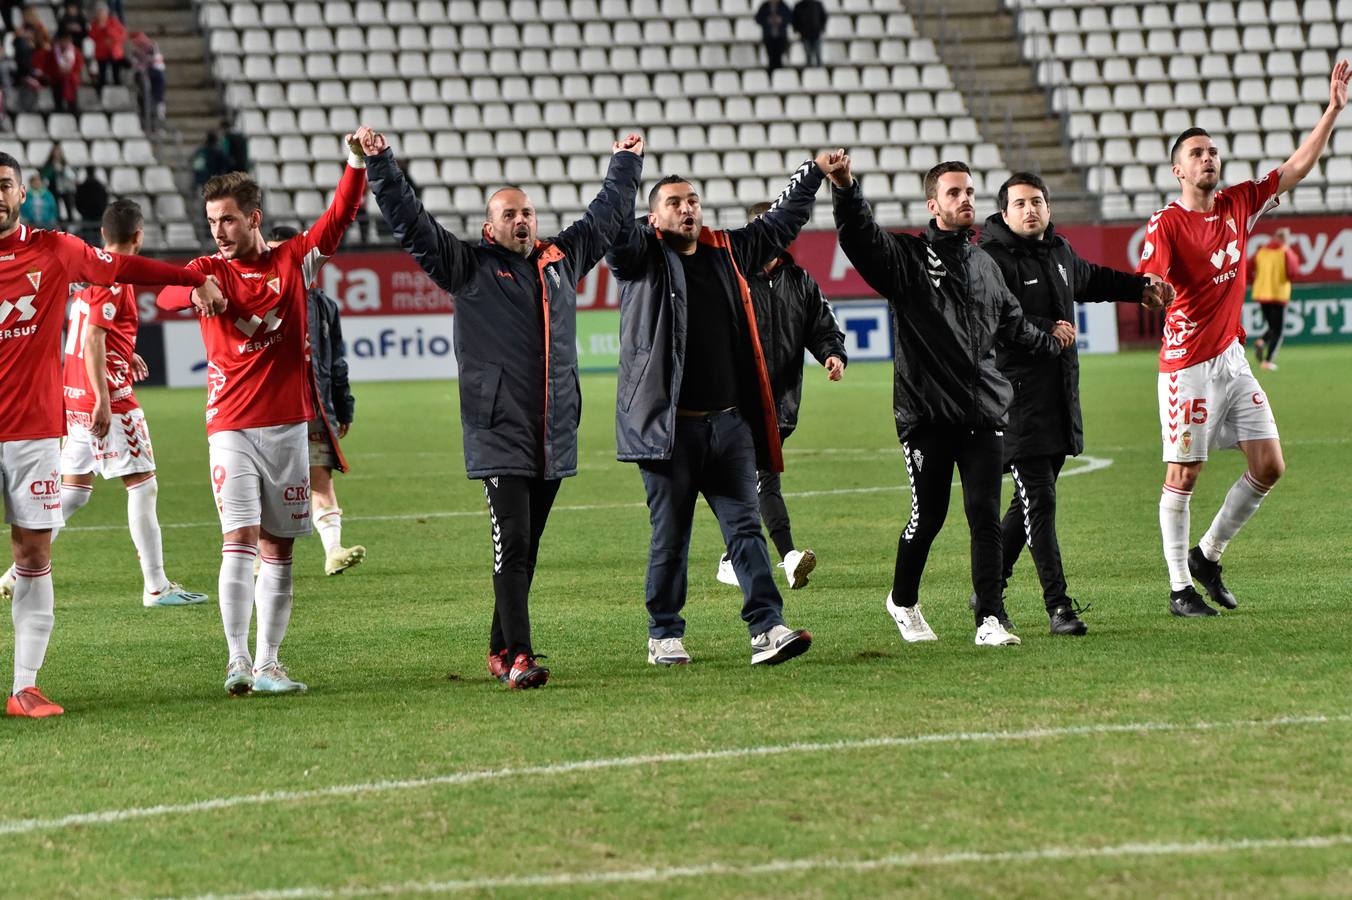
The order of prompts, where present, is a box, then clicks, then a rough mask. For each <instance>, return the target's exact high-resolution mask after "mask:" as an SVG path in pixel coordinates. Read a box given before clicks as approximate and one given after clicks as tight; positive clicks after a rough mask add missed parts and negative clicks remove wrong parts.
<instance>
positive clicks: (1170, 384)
mask: <svg viewBox="0 0 1352 900" xmlns="http://www.w3.org/2000/svg"><path fill="white" fill-rule="evenodd" d="M1159 395H1160V435H1161V439H1162V440H1163V443H1164V461H1165V462H1173V463H1189V462H1203V461H1205V460H1206V458H1207V454H1208V453H1209V452H1210V451H1211V450H1229V449H1231V448H1233V447H1236V446H1238V444H1239V442H1240V441H1257V440H1264V439H1267V438H1272V439H1276V438H1277V437H1279V435H1278V434H1277V420H1276V419H1274V418H1273V416H1272V407H1271V406H1270V405H1269V404H1268V399H1267V394H1266V393H1265V392H1264V391H1263V388H1262V387H1261V386H1260V385H1259V384H1258V379H1257V378H1254V377H1253V371H1252V370H1250V369H1249V361H1248V359H1247V358H1246V357H1245V355H1244V347H1243V345H1241V344H1240V343H1239V341H1235V342H1234V343H1233V344H1231V345H1230V346H1229V347H1228V348H1227V349H1226V350H1225V352H1224V353H1222V354H1221V355H1220V356H1217V357H1215V358H1214V359H1209V360H1207V361H1206V362H1203V363H1198V364H1197V365H1195V366H1189V367H1188V368H1186V369H1179V370H1178V371H1177V372H1161V373H1160V376H1159Z"/></svg>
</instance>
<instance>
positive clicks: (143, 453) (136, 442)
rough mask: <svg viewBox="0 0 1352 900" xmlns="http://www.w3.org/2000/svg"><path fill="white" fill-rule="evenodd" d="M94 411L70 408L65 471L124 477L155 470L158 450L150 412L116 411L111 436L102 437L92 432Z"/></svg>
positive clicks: (63, 462) (63, 456) (63, 461)
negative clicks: (148, 417)
mask: <svg viewBox="0 0 1352 900" xmlns="http://www.w3.org/2000/svg"><path fill="white" fill-rule="evenodd" d="M90 424H91V420H90V414H89V413H86V412H75V411H74V410H69V409H68V410H66V443H65V444H64V445H62V447H61V474H62V475H90V474H93V475H102V476H103V477H104V478H121V477H123V476H124V475H135V474H137V473H140V472H153V471H155V450H154V448H153V447H152V446H151V444H150V428H149V427H148V426H147V425H146V414H145V413H144V412H142V411H141V410H140V409H133V410H130V411H129V412H124V413H113V424H112V427H111V428H109V429H108V436H107V437H105V438H104V439H103V440H99V439H98V438H96V437H94V435H92V434H90V433H89V426H90Z"/></svg>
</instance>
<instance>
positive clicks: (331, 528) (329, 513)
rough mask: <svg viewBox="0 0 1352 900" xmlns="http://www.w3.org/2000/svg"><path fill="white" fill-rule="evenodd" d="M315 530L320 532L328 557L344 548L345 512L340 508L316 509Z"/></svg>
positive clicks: (320, 538)
mask: <svg viewBox="0 0 1352 900" xmlns="http://www.w3.org/2000/svg"><path fill="white" fill-rule="evenodd" d="M315 528H317V529H318V530H319V540H320V541H322V542H323V544H324V554H325V555H326V556H327V555H328V554H330V553H332V552H333V551H335V550H337V549H338V548H339V547H341V546H343V511H342V510H341V509H339V508H338V507H336V506H334V507H330V508H328V509H316V510H315Z"/></svg>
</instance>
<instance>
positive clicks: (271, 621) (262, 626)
mask: <svg viewBox="0 0 1352 900" xmlns="http://www.w3.org/2000/svg"><path fill="white" fill-rule="evenodd" d="M254 603H255V604H256V605H257V606H258V649H257V652H256V653H255V654H254V669H255V670H257V669H265V668H267V667H268V666H270V665H273V664H275V663H276V662H277V651H278V649H279V648H280V647H281V645H282V638H284V637H286V626H287V625H288V624H289V623H290V622H291V558H290V557H287V558H286V559H278V558H276V557H272V556H264V557H263V565H262V566H261V567H260V568H259V570H258V583H257V585H255V587H254Z"/></svg>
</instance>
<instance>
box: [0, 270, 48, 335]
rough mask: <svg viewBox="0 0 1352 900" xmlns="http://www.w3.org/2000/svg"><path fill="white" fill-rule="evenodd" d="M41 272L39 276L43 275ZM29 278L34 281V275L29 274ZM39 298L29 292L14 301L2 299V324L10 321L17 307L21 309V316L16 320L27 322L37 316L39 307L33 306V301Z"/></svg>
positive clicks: (0, 316)
mask: <svg viewBox="0 0 1352 900" xmlns="http://www.w3.org/2000/svg"><path fill="white" fill-rule="evenodd" d="M41 274H42V273H41V272H39V273H38V275H39V278H40V277H41ZM28 279H29V280H30V281H32V280H33V276H32V275H29V276H28ZM34 285H35V286H36V282H34ZM37 299H38V295H37V294H28V295H26V296H23V297H20V298H19V299H18V300H14V301H9V300H0V324H4V323H6V322H8V321H9V317H10V315H12V314H13V312H14V310H16V309H17V310H18V311H19V318H17V319H15V320H14V321H16V322H27V321H28V320H29V319H31V318H33V317H34V316H36V315H37V314H38V311H37V308H36V307H34V306H33V301H34V300H37Z"/></svg>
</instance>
